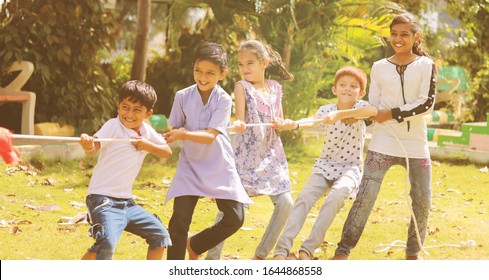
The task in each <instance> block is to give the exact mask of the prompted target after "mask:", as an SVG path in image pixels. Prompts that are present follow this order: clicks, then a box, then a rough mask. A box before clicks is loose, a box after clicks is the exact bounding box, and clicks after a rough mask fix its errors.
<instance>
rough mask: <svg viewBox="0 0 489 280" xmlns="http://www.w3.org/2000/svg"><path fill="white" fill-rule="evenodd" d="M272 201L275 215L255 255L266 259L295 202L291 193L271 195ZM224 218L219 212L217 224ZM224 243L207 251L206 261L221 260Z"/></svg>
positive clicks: (273, 214)
mask: <svg viewBox="0 0 489 280" xmlns="http://www.w3.org/2000/svg"><path fill="white" fill-rule="evenodd" d="M269 197H270V200H271V201H272V203H273V206H274V208H273V213H272V216H271V217H270V221H269V222H268V226H267V228H266V230H265V233H264V234H263V236H262V238H261V241H260V244H258V247H257V248H256V250H255V255H256V256H258V257H260V258H262V259H265V258H266V257H267V256H268V254H269V253H270V251H271V250H272V249H273V246H275V243H276V242H277V239H278V237H279V235H280V233H281V232H282V229H283V228H284V226H285V223H286V222H287V218H288V217H289V214H290V211H291V210H292V205H293V200H292V196H291V195H290V193H288V192H287V193H281V194H278V195H270V196H269ZM221 218H222V213H221V212H218V213H217V217H216V223H217V222H218V221H219V220H220V219H221ZM223 246H224V242H221V243H220V244H219V245H217V246H216V247H214V248H212V249H210V250H209V251H207V255H206V258H205V259H206V260H219V259H220V258H221V252H222V247H223Z"/></svg>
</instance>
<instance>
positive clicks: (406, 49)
mask: <svg viewBox="0 0 489 280" xmlns="http://www.w3.org/2000/svg"><path fill="white" fill-rule="evenodd" d="M420 37H421V35H420V34H419V32H416V33H413V31H412V26H411V24H409V23H399V24H395V25H393V26H392V27H391V35H390V43H391V46H392V48H393V49H394V51H395V52H396V53H397V54H401V53H412V49H413V45H414V44H415V43H416V42H418V41H419V40H420V39H421V38H420Z"/></svg>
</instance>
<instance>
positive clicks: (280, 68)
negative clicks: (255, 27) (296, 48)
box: [238, 40, 294, 80]
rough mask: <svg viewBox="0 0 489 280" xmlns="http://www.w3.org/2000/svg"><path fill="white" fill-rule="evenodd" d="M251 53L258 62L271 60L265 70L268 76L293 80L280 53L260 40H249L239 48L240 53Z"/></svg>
mask: <svg viewBox="0 0 489 280" xmlns="http://www.w3.org/2000/svg"><path fill="white" fill-rule="evenodd" d="M241 51H250V52H252V53H254V54H255V55H256V56H257V57H258V60H260V61H263V60H264V59H269V60H270V63H269V64H268V66H267V69H265V75H266V76H278V77H279V78H280V79H282V80H292V79H294V75H292V74H291V73H289V71H287V69H285V64H284V62H283V61H282V57H281V56H280V54H279V53H278V52H276V51H275V50H273V49H272V47H270V46H269V45H266V44H263V43H262V42H260V41H258V40H248V41H245V42H243V43H241V45H240V46H239V49H238V52H241Z"/></svg>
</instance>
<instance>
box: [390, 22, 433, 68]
mask: <svg viewBox="0 0 489 280" xmlns="http://www.w3.org/2000/svg"><path fill="white" fill-rule="evenodd" d="M400 23H408V24H410V25H411V31H412V32H413V34H416V33H419V34H420V35H421V34H422V32H421V25H420V24H419V21H418V19H417V18H416V16H414V15H413V14H411V13H402V14H399V15H397V16H395V17H394V19H393V20H392V22H391V24H390V26H389V28H390V29H392V27H393V26H394V25H396V24H400ZM413 53H415V54H417V55H420V56H427V57H429V58H431V59H433V58H432V57H431V56H430V55H429V54H428V52H427V51H426V50H425V43H424V39H423V36H421V39H420V40H419V41H418V42H416V43H415V44H414V45H413Z"/></svg>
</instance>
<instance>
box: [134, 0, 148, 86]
mask: <svg viewBox="0 0 489 280" xmlns="http://www.w3.org/2000/svg"><path fill="white" fill-rule="evenodd" d="M150 24H151V0H138V19H137V29H136V43H135V44H134V60H133V61H132V69H131V79H132V80H139V81H142V82H144V80H145V79H146V64H147V57H148V41H149V39H148V37H149V35H148V34H149V28H150Z"/></svg>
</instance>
